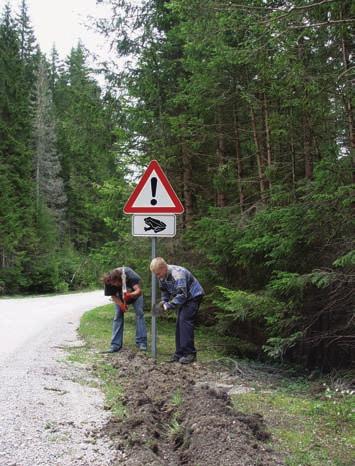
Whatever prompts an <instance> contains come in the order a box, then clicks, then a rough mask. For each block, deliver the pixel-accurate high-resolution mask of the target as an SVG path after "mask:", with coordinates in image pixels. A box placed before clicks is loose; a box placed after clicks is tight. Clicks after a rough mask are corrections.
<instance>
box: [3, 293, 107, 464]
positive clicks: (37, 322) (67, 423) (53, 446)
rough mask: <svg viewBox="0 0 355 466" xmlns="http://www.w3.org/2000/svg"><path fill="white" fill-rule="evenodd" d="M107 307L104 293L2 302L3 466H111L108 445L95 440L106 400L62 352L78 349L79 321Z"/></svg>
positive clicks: (87, 374)
mask: <svg viewBox="0 0 355 466" xmlns="http://www.w3.org/2000/svg"><path fill="white" fill-rule="evenodd" d="M107 302H108V299H107V298H105V297H104V296H103V294H102V291H95V292H90V293H78V294H71V295H64V296H51V297H37V298H24V299H1V300H0V465H1V466H15V465H16V466H39V465H45V466H56V465H58V466H59V465H60V466H69V465H70V466H73V465H80V466H86V465H90V466H106V465H110V464H112V458H113V451H112V446H111V444H110V441H109V440H108V439H107V438H105V437H100V438H96V436H95V432H96V431H98V430H101V428H102V426H104V425H105V423H106V422H107V416H108V415H107V413H106V412H105V411H104V410H103V395H102V393H101V391H100V390H99V389H98V388H97V381H96V380H92V375H91V373H90V372H89V371H87V370H86V369H85V368H84V367H81V366H80V365H75V364H68V363H67V362H66V351H65V348H66V347H71V346H78V345H81V344H82V343H81V342H80V341H78V339H77V334H76V329H77V327H78V325H79V320H80V317H81V315H82V314H83V313H84V312H85V311H87V310H89V309H91V308H94V307H96V306H99V305H102V304H106V303H107ZM88 383H89V384H90V385H91V386H89V385H88ZM95 385H96V388H94V387H93V386H95Z"/></svg>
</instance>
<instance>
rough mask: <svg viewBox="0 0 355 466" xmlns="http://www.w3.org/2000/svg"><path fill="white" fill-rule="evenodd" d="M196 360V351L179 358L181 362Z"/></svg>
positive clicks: (187, 362) (188, 362) (189, 362)
mask: <svg viewBox="0 0 355 466" xmlns="http://www.w3.org/2000/svg"><path fill="white" fill-rule="evenodd" d="M194 361H196V354H194V353H191V354H187V355H186V356H182V357H181V358H180V359H179V363H180V364H191V363H192V362H194Z"/></svg>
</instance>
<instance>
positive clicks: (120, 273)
mask: <svg viewBox="0 0 355 466" xmlns="http://www.w3.org/2000/svg"><path fill="white" fill-rule="evenodd" d="M124 279H125V281H126V287H127V291H126V292H125V293H123V291H122V288H123V289H124ZM103 282H104V285H105V296H111V298H112V301H113V302H114V303H115V306H116V311H115V317H114V319H113V325H112V339H111V347H110V349H109V350H108V351H106V352H107V353H116V352H117V351H120V349H121V348H122V343H123V329H124V313H125V311H126V310H127V308H128V304H132V305H133V307H134V310H135V313H136V345H137V348H139V349H140V350H141V351H146V350H147V330H146V326H145V320H144V312H143V294H142V289H141V286H140V282H141V278H140V276H139V275H138V274H137V273H136V272H135V271H134V270H132V269H131V268H130V267H119V268H117V269H114V270H112V271H111V272H108V273H107V274H106V275H104V277H103ZM122 285H123V286H122Z"/></svg>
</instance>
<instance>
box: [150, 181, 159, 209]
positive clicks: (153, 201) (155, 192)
mask: <svg viewBox="0 0 355 466" xmlns="http://www.w3.org/2000/svg"><path fill="white" fill-rule="evenodd" d="M157 184H158V180H157V178H155V177H153V178H151V180H150V186H151V188H152V197H153V198H155V196H156V194H157ZM150 203H151V204H152V205H156V204H157V203H158V201H157V200H156V199H152V200H151V201H150Z"/></svg>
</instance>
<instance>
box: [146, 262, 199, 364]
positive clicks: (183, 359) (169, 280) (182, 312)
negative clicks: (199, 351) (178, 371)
mask: <svg viewBox="0 0 355 466" xmlns="http://www.w3.org/2000/svg"><path fill="white" fill-rule="evenodd" d="M150 270H151V271H152V272H153V273H155V275H156V276H157V278H158V280H159V287H160V289H161V292H162V301H161V302H160V303H159V306H160V307H161V308H163V309H164V310H165V311H167V310H168V309H174V308H177V318H176V330H175V345H176V349H175V353H174V354H173V355H172V357H171V359H170V362H180V363H181V364H190V363H191V362H193V361H195V360H196V349H195V344H194V330H195V321H196V315H197V311H198V309H199V307H200V303H201V300H202V297H203V295H204V294H205V292H204V291H203V288H202V286H201V285H200V283H199V282H198V281H197V279H196V278H195V277H194V276H193V275H192V273H191V272H190V271H189V270H187V269H185V268H184V267H180V266H178V265H169V264H167V263H166V262H165V260H164V259H163V258H162V257H156V258H155V259H153V260H152V262H151V264H150Z"/></svg>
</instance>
